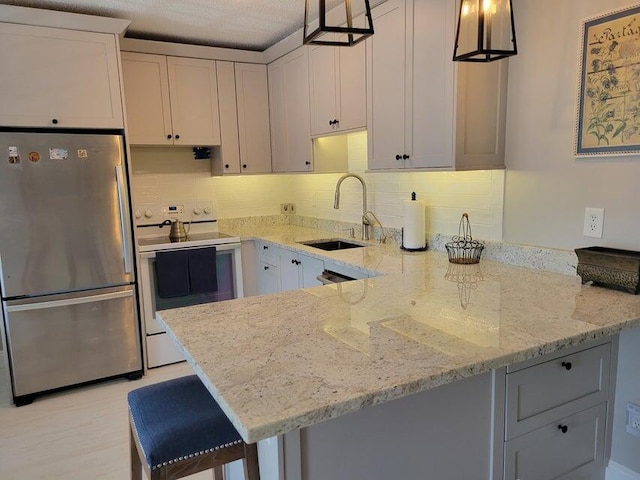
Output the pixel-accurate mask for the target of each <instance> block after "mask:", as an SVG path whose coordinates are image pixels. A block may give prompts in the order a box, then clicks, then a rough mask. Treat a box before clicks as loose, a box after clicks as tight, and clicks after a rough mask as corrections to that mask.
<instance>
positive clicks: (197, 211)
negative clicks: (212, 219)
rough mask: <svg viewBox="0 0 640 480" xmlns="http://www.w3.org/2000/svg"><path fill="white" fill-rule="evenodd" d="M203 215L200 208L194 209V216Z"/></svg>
mask: <svg viewBox="0 0 640 480" xmlns="http://www.w3.org/2000/svg"><path fill="white" fill-rule="evenodd" d="M201 213H202V209H201V208H200V207H196V208H194V209H193V214H194V215H200V214H201Z"/></svg>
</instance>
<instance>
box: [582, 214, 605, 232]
mask: <svg viewBox="0 0 640 480" xmlns="http://www.w3.org/2000/svg"><path fill="white" fill-rule="evenodd" d="M603 226H604V208H590V207H587V208H585V210H584V231H583V234H584V236H585V237H593V238H602V229H603Z"/></svg>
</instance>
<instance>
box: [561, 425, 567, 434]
mask: <svg viewBox="0 0 640 480" xmlns="http://www.w3.org/2000/svg"><path fill="white" fill-rule="evenodd" d="M558 430H560V431H561V432H562V433H567V432H568V431H569V427H567V426H566V425H558Z"/></svg>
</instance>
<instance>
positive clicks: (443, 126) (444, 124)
mask: <svg viewBox="0 0 640 480" xmlns="http://www.w3.org/2000/svg"><path fill="white" fill-rule="evenodd" d="M413 4H414V6H413V9H414V10H413V16H412V18H413V42H412V43H413V47H412V48H413V81H412V92H413V93H412V95H413V112H412V114H413V117H412V128H413V135H412V143H411V152H410V156H409V158H408V159H407V160H405V162H404V167H405V168H423V167H451V166H453V143H454V142H453V105H454V66H455V64H454V62H452V61H451V52H452V51H453V42H454V39H455V30H454V26H455V2H449V1H447V0H421V1H416V2H413ZM427 45H428V48H427V47H426V46H427Z"/></svg>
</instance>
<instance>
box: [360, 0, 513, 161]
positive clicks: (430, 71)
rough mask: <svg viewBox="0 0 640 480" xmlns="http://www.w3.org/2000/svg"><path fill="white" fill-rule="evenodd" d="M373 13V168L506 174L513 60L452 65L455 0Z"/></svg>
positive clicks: (400, 2)
mask: <svg viewBox="0 0 640 480" xmlns="http://www.w3.org/2000/svg"><path fill="white" fill-rule="evenodd" d="M372 13H373V18H374V25H375V34H374V35H373V36H372V37H371V38H370V39H368V40H367V86H368V90H369V92H368V99H367V103H368V107H369V111H368V121H367V127H368V132H369V136H368V141H369V145H368V147H369V168H371V169H377V170H384V169H406V168H409V169H411V168H434V169H481V168H503V167H504V130H505V128H504V127H505V123H504V120H505V114H506V93H507V83H506V73H507V65H508V63H507V62H508V61H507V60H501V61H497V62H492V63H488V64H468V63H460V62H455V63H454V62H453V61H452V60H451V56H452V52H453V43H454V40H455V24H456V12H455V2H450V1H448V0H389V1H387V2H385V3H383V4H381V5H380V6H378V7H376V8H375V9H374V10H373V12H372Z"/></svg>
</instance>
